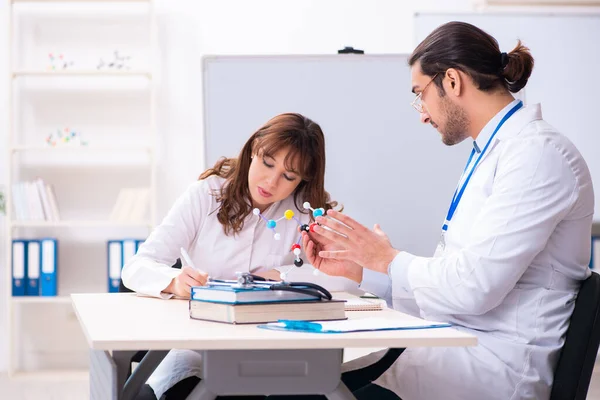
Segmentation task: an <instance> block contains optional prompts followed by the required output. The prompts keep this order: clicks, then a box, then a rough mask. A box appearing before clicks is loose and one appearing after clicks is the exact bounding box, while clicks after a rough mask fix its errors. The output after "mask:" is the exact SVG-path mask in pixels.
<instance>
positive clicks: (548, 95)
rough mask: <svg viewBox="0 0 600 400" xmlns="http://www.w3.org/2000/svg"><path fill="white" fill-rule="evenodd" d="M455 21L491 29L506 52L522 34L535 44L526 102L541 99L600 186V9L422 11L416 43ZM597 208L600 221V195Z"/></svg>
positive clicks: (546, 114) (550, 118)
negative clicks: (578, 11) (585, 11)
mask: <svg viewBox="0 0 600 400" xmlns="http://www.w3.org/2000/svg"><path fill="white" fill-rule="evenodd" d="M449 21H464V22H468V23H470V24H473V25H475V26H478V27H479V28H481V29H483V30H485V31H486V32H488V33H489V34H490V35H492V36H494V37H495V38H496V40H498V43H499V44H500V50H501V51H505V52H509V51H510V50H512V49H513V48H514V46H515V45H516V43H517V39H521V40H522V41H523V43H524V44H525V45H526V46H528V47H529V48H530V50H531V53H532V55H533V58H534V59H535V66H534V69H533V73H532V75H531V78H530V80H529V82H528V84H527V86H526V87H525V94H526V96H525V97H526V103H529V104H534V103H541V105H542V115H543V116H544V119H545V120H546V121H548V122H549V123H550V124H551V125H553V126H554V127H556V128H557V129H558V130H559V131H560V132H561V133H563V134H564V135H565V136H567V137H568V138H569V139H571V141H573V143H574V144H575V145H576V146H577V148H578V149H579V151H580V152H581V154H582V155H583V157H584V158H585V160H586V162H587V164H588V166H589V168H590V171H591V173H592V180H593V183H594V187H595V188H600V128H599V127H598V126H599V123H598V115H600V99H599V96H600V79H598V75H599V71H600V43H599V40H600V14H587V15H576V14H533V13H529V14H513V13H484V14H481V13H458V14H454V13H450V14H442V13H431V14H430V13H421V14H417V15H416V16H415V29H416V34H415V39H416V41H415V46H416V45H417V44H418V43H419V42H420V41H421V40H423V39H425V37H427V35H428V34H429V33H430V32H431V31H433V30H434V29H435V28H437V27H438V26H440V25H442V24H444V23H446V22H449ZM596 192H597V191H596ZM594 211H595V213H594V220H596V221H599V220H600V201H599V200H597V201H596V205H595V210H594Z"/></svg>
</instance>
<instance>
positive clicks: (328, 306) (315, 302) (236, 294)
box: [189, 284, 346, 324]
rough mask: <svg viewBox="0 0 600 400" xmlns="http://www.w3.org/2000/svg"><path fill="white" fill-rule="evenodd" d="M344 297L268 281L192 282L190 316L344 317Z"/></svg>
mask: <svg viewBox="0 0 600 400" xmlns="http://www.w3.org/2000/svg"><path fill="white" fill-rule="evenodd" d="M345 302H346V301H345V300H321V299H320V298H319V297H318V296H317V295H313V294H309V293H297V292H290V291H286V290H271V289H270V287H269V285H264V284H261V285H254V286H251V287H236V285H211V284H209V285H208V286H196V287H193V288H192V292H191V296H190V306H189V308H190V317H191V318H193V319H201V320H206V321H216V322H226V323H230V324H257V323H265V322H275V321H279V320H284V319H285V320H301V321H315V320H318V321H327V320H340V319H346V313H345V311H344V304H345Z"/></svg>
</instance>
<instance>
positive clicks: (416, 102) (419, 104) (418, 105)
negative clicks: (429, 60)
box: [410, 72, 439, 114]
mask: <svg viewBox="0 0 600 400" xmlns="http://www.w3.org/2000/svg"><path fill="white" fill-rule="evenodd" d="M438 75H439V72H438V73H436V74H435V75H434V76H433V78H431V80H430V81H429V83H427V85H425V87H424V88H423V90H421V92H420V93H419V94H417V97H415V99H414V100H413V101H412V103H410V105H411V106H413V108H414V109H415V110H417V112H418V113H419V114H422V113H423V111H424V109H423V102H422V100H421V99H422V97H423V93H425V90H427V87H428V86H429V85H431V82H433V81H434V80H435V78H437V76H438Z"/></svg>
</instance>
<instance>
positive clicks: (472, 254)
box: [344, 102, 594, 400]
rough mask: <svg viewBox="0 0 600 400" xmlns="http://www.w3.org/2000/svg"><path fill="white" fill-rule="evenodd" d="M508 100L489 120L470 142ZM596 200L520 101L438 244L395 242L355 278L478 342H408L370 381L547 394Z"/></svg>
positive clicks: (509, 394)
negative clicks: (417, 250) (418, 251)
mask: <svg viewBox="0 0 600 400" xmlns="http://www.w3.org/2000/svg"><path fill="white" fill-rule="evenodd" d="M515 104H516V103H515V102H513V103H511V104H510V105H508V106H507V107H506V108H505V109H504V110H502V111H501V112H500V113H499V114H498V115H497V116H496V117H494V118H493V119H492V120H491V121H490V123H488V125H486V127H485V128H484V129H483V130H482V132H481V133H480V135H479V136H478V137H477V145H478V146H476V147H479V148H480V149H483V147H484V146H485V144H486V142H487V141H488V139H489V138H490V137H491V133H492V131H493V129H494V128H495V127H496V126H497V124H498V122H499V120H500V119H501V118H502V117H503V116H504V115H505V114H506V113H507V112H508V110H509V109H510V108H512V106H514V105H515ZM440 168H443V166H440ZM448 200H449V201H450V199H448ZM593 210H594V194H593V188H592V181H591V178H590V173H589V170H588V168H587V165H586V163H585V161H584V160H583V158H582V157H581V155H580V153H579V152H578V151H577V149H576V148H575V147H574V146H573V144H572V143H571V142H570V141H569V140H568V139H566V138H565V137H564V136H562V135H560V134H559V133H558V132H557V131H556V129H554V128H552V127H551V126H550V125H548V124H547V123H546V122H544V121H543V120H542V114H541V108H540V106H539V105H533V106H529V107H525V108H522V109H520V110H519V111H517V112H516V113H515V114H514V115H513V116H512V117H511V118H510V119H508V120H507V121H506V123H505V124H504V125H503V126H502V128H501V129H500V130H499V131H498V133H497V134H496V136H495V138H494V139H493V140H492V142H491V143H490V147H489V148H488V150H487V152H486V153H485V154H484V156H483V158H482V159H481V161H480V163H479V165H478V166H477V169H476V170H475V172H474V174H473V176H472V178H471V182H470V183H469V184H468V186H467V188H466V190H465V192H464V195H463V198H462V200H461V202H460V204H459V205H458V208H457V210H456V212H455V214H454V217H453V219H452V221H451V222H450V224H449V229H448V232H447V233H446V247H445V249H442V248H441V247H440V246H438V248H437V250H436V253H435V254H434V256H433V257H417V256H414V255H412V254H409V253H407V252H401V253H399V254H398V256H397V257H396V258H395V259H394V261H393V262H392V263H391V264H390V266H389V269H388V275H387V276H386V275H384V274H379V273H376V272H373V271H366V273H365V276H364V280H363V282H362V285H361V288H363V289H365V290H367V291H370V292H375V293H377V294H379V295H381V296H384V297H386V298H387V299H388V300H389V301H391V302H392V303H393V306H394V308H396V309H398V310H401V311H405V312H409V313H412V314H415V315H420V316H421V317H423V318H425V319H430V320H436V321H447V322H450V323H452V324H454V325H455V326H456V327H457V328H458V329H461V330H464V331H466V332H469V333H472V334H475V335H476V336H477V337H478V341H479V344H478V346H476V347H464V348H461V347H448V348H409V349H407V350H406V351H405V352H404V353H403V354H402V355H401V356H400V357H399V359H398V360H397V361H396V362H395V364H394V365H393V366H392V367H391V368H390V369H389V370H388V371H387V372H386V373H384V375H383V376H382V377H380V378H379V379H378V380H377V381H376V382H375V383H376V384H379V385H381V386H383V387H386V388H388V389H390V390H392V391H394V392H395V393H397V394H398V395H399V396H400V397H401V398H402V399H403V400H416V399H423V400H433V399H456V400H459V399H460V400H469V399H472V400H481V399H486V400H495V399H497V400H508V399H515V400H516V399H536V400H541V399H548V397H549V394H550V390H551V387H552V380H553V376H554V369H555V366H556V363H557V360H558V356H559V352H560V349H561V347H562V345H563V343H564V335H565V333H566V330H567V328H568V321H569V318H570V316H571V313H572V311H573V307H574V301H575V298H576V295H577V292H578V290H579V287H580V283H581V281H582V280H584V279H585V278H587V277H588V276H589V275H590V271H589V268H588V262H589V257H590V230H591V223H592V215H593ZM441 223H442V221H440V227H441ZM396 245H397V246H401V244H400V243H396ZM376 357H378V355H371V356H367V357H366V358H364V359H359V360H356V361H355V362H351V363H349V364H348V365H345V367H344V368H345V370H350V369H354V368H356V367H359V366H362V365H365V364H367V363H369V362H371V361H373V359H375V358H376Z"/></svg>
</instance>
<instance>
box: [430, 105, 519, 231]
mask: <svg viewBox="0 0 600 400" xmlns="http://www.w3.org/2000/svg"><path fill="white" fill-rule="evenodd" d="M522 106H523V102H521V101H519V102H518V103H517V104H515V106H514V107H513V108H511V109H510V111H509V112H508V113H506V115H505V116H504V118H502V120H500V123H499V124H498V126H497V127H496V129H494V132H493V133H492V136H490V138H489V139H488V141H487V143H486V144H485V147H484V148H483V150H481V153H479V157H477V159H476V160H475V164H473V167H472V168H471V172H469V175H467V178H466V179H465V181H464V182H463V184H462V186H461V188H460V190H459V189H458V187H457V188H456V190H455V191H454V196H452V202H451V203H450V208H449V209H448V214H447V215H446V221H444V225H443V226H442V232H446V231H447V230H448V223H449V222H450V221H451V220H452V216H453V215H454V212H455V211H456V207H458V203H460V199H461V198H462V195H463V193H464V192H465V189H466V188H467V185H468V184H469V181H470V180H471V176H472V175H473V172H474V171H475V168H477V164H479V161H481V157H483V155H484V154H485V152H486V150H487V148H488V147H489V146H490V143H492V139H494V136H496V132H498V130H500V128H501V127H502V125H504V123H505V122H506V121H507V120H508V119H509V118H510V117H511V116H512V115H513V114H514V113H515V112H516V111H517V110H518V109H519V108H521V107H522ZM474 154H475V149H473V150H471V155H470V156H469V160H468V161H467V165H466V166H465V169H464V171H463V175H464V173H465V172H467V168H469V164H471V160H472V159H473V155H474Z"/></svg>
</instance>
